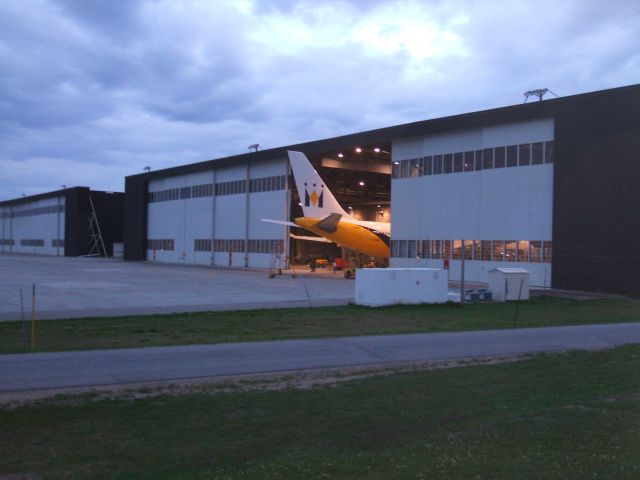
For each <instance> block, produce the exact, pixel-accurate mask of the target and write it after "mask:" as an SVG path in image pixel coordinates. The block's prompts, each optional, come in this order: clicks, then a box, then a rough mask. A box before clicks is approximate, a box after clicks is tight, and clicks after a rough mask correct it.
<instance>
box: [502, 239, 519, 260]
mask: <svg viewBox="0 0 640 480" xmlns="http://www.w3.org/2000/svg"><path fill="white" fill-rule="evenodd" d="M517 249H518V242H516V241H515V240H507V241H506V242H505V247H504V257H505V258H504V259H505V260H506V261H507V262H515V261H516V254H517V251H518V250H517Z"/></svg>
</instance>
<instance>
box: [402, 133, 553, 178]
mask: <svg viewBox="0 0 640 480" xmlns="http://www.w3.org/2000/svg"><path fill="white" fill-rule="evenodd" d="M553 157H554V143H553V141H550V142H536V143H523V144H521V145H509V146H506V147H495V148H484V149H482V150H471V151H468V152H456V153H447V154H443V155H430V156H427V157H422V158H412V159H410V160H402V161H399V162H393V169H392V173H391V176H392V178H410V177H421V176H425V175H440V174H446V173H459V172H473V171H478V170H489V169H493V168H505V167H522V166H527V165H541V164H543V163H553Z"/></svg>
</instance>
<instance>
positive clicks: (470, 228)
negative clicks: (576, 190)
mask: <svg viewBox="0 0 640 480" xmlns="http://www.w3.org/2000/svg"><path fill="white" fill-rule="evenodd" d="M553 128H554V125H553V120H539V121H532V122H523V123H517V124H509V125H497V126H493V127H486V128H483V129H476V130H470V131H462V132H452V133H447V134H442V135H431V136H426V137H424V138H411V139H404V140H398V141H394V142H393V156H394V160H404V159H409V158H419V157H424V156H428V155H435V154H438V155H440V154H447V153H455V152H463V151H471V150H480V149H483V148H489V147H497V146H506V145H513V144H521V143H533V142H542V141H550V140H553ZM391 198H392V202H391V208H392V218H393V225H392V237H393V238H394V239H400V240H429V239H432V240H461V239H467V240H510V239H512V240H550V239H551V238H552V210H553V203H552V202H553V165H552V164H542V165H530V166H522V167H520V166H518V167H507V168H498V169H487V170H480V171H472V172H456V173H450V174H440V175H430V176H422V177H415V178H401V179H393V180H392V182H391ZM499 264H500V262H484V261H476V260H474V261H468V262H466V263H465V276H466V277H467V279H468V280H470V281H480V282H486V281H487V280H488V277H487V271H488V270H489V269H491V268H495V266H496V265H499ZM391 265H392V266H397V267H404V266H407V267H408V266H423V265H424V266H438V267H439V266H442V260H423V259H411V258H392V259H391ZM516 265H521V266H523V267H524V268H526V269H527V270H529V271H530V272H531V283H532V285H539V286H543V285H549V284H550V277H551V265H550V264H548V263H524V264H516ZM514 266H515V265H514ZM450 273H451V276H452V279H459V278H460V272H459V261H455V260H452V261H451V272H450Z"/></svg>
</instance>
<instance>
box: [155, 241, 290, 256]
mask: <svg viewBox="0 0 640 480" xmlns="http://www.w3.org/2000/svg"><path fill="white" fill-rule="evenodd" d="M246 247H247V248H246V251H247V252H248V253H281V252H282V251H283V249H284V241H283V240H272V239H251V240H248V241H247V242H246ZM174 249H175V241H174V240H173V239H149V240H147V250H174ZM193 250H194V251H195V252H211V239H210V238H197V239H195V240H194V241H193ZM213 251H214V252H241V253H242V252H245V240H244V239H216V240H214V241H213Z"/></svg>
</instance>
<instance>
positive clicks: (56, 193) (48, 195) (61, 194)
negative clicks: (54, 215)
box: [0, 187, 124, 207]
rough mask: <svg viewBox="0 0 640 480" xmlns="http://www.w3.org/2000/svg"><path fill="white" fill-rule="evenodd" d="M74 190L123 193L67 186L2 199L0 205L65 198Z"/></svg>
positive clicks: (15, 204)
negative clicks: (25, 195)
mask: <svg viewBox="0 0 640 480" xmlns="http://www.w3.org/2000/svg"><path fill="white" fill-rule="evenodd" d="M76 190H89V191H90V192H96V193H115V194H120V195H124V193H122V192H107V191H102V190H91V189H90V188H89V187H69V188H63V189H60V190H54V191H51V192H46V193H39V194H37V195H29V196H28V197H20V198H13V199H11V200H4V201H2V202H0V207H14V206H18V205H23V204H25V203H31V202H37V201H38V200H45V199H47V198H55V197H65V198H66V196H67V195H69V194H70V193H71V192H74V191H76Z"/></svg>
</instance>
